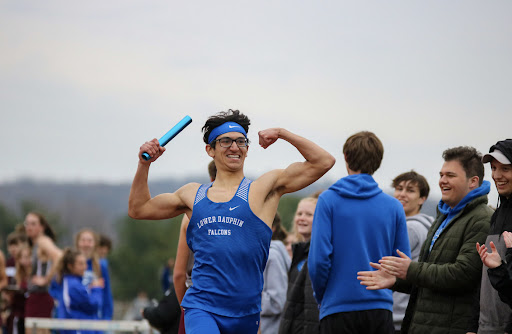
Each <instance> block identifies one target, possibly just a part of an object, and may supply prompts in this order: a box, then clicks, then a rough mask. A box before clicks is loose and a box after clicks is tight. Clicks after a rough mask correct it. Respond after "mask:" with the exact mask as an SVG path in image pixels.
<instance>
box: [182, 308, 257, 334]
mask: <svg viewBox="0 0 512 334" xmlns="http://www.w3.org/2000/svg"><path fill="white" fill-rule="evenodd" d="M259 327H260V314H259V313H256V314H250V315H247V316H245V317H240V318H232V317H225V316H222V315H218V314H214V313H210V312H206V311H203V310H199V309H196V308H188V309H186V310H185V332H187V334H240V333H243V334H256V333H257V332H258V328H259Z"/></svg>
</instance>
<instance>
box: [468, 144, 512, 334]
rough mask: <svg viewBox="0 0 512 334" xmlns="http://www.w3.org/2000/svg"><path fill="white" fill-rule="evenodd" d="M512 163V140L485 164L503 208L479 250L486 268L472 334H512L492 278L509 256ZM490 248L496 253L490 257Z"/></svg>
mask: <svg viewBox="0 0 512 334" xmlns="http://www.w3.org/2000/svg"><path fill="white" fill-rule="evenodd" d="M511 161H512V139H507V140H502V141H499V142H497V143H496V145H493V146H491V148H490V149H489V153H488V154H486V155H484V156H483V158H482V162H483V163H487V162H490V163H491V170H492V179H493V180H494V184H495V185H496V189H497V190H498V194H499V206H498V208H497V210H496V211H495V212H494V214H493V216H492V218H491V228H490V230H489V235H488V236H487V240H486V241H485V245H481V246H480V245H479V244H478V243H477V250H478V252H479V253H480V256H481V258H482V261H483V263H484V265H485V266H484V267H483V269H482V270H483V271H482V282H481V287H480V295H479V298H478V302H475V313H474V319H473V322H472V323H471V324H470V327H469V328H468V333H477V332H478V333H500V334H502V333H511V332H512V321H511V320H512V310H511V309H510V307H509V306H508V305H507V304H505V303H503V302H502V301H501V300H500V297H499V296H498V291H496V290H495V289H494V288H493V287H492V285H491V280H492V274H493V273H496V272H499V271H500V269H501V268H500V269H494V268H496V267H498V266H500V265H501V259H502V258H503V259H504V258H505V253H506V252H507V247H506V244H505V238H504V235H503V232H505V231H509V232H512V196H511V195H512V162H511ZM489 248H490V249H491V250H492V253H491V254H489V255H486V253H487V249H489ZM496 260H497V261H496ZM488 268H490V269H489V270H488ZM487 273H489V275H488V274H487ZM490 276H491V277H490ZM489 278H491V280H490V279H489Z"/></svg>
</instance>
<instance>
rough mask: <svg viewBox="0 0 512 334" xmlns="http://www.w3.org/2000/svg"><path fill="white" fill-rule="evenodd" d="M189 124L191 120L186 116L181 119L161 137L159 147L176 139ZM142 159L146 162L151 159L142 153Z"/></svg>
mask: <svg viewBox="0 0 512 334" xmlns="http://www.w3.org/2000/svg"><path fill="white" fill-rule="evenodd" d="M190 123H192V118H190V116H188V115H187V116H185V117H183V119H182V120H181V121H179V123H178V124H176V125H175V126H173V127H172V129H170V130H169V131H167V133H166V134H165V135H163V136H162V138H160V139H158V142H159V143H160V146H165V145H167V143H168V142H170V141H171V140H172V139H173V138H174V137H176V136H177V135H178V133H180V132H181V131H182V130H183V129H185V128H186V127H187V125H189V124H190ZM142 157H143V158H144V160H146V161H147V160H149V159H151V156H150V155H149V154H147V153H146V152H144V153H142Z"/></svg>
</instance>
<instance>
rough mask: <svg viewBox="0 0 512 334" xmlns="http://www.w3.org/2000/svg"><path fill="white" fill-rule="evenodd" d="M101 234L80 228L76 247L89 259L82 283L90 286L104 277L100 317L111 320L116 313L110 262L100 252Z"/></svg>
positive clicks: (99, 309) (99, 310) (76, 238)
mask: <svg viewBox="0 0 512 334" xmlns="http://www.w3.org/2000/svg"><path fill="white" fill-rule="evenodd" d="M98 245H99V236H98V234H96V232H94V231H93V230H91V229H88V228H85V229H82V230H80V231H79V232H78V233H77V234H76V236H75V247H76V249H78V250H79V251H80V252H81V253H82V254H83V255H84V256H85V258H86V260H87V268H86V270H85V273H84V275H83V279H82V284H83V285H84V286H89V285H90V284H91V282H93V281H94V280H96V279H99V278H101V279H103V282H104V287H103V289H102V291H101V296H102V297H101V303H100V306H99V308H98V319H102V320H111V319H112V315H113V313H114V301H113V297H112V290H111V288H110V275H109V272H108V262H107V260H106V259H102V258H100V256H99V254H98Z"/></svg>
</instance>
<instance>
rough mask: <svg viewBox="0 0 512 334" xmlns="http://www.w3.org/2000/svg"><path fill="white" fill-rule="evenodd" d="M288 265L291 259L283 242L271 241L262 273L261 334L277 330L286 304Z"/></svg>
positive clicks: (270, 333) (273, 333) (268, 333)
mask: <svg viewBox="0 0 512 334" xmlns="http://www.w3.org/2000/svg"><path fill="white" fill-rule="evenodd" d="M290 264H291V259H290V256H289V255H288V252H287V251H286V247H285V246H284V244H283V242H282V241H280V240H272V241H271V242H270V250H269V253H268V260H267V266H266V267H265V271H264V272H263V280H264V282H263V291H262V293H261V322H260V328H261V333H262V334H277V332H278V330H279V322H280V320H281V312H283V309H284V304H285V303H286V292H287V290H288V270H289V269H290Z"/></svg>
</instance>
